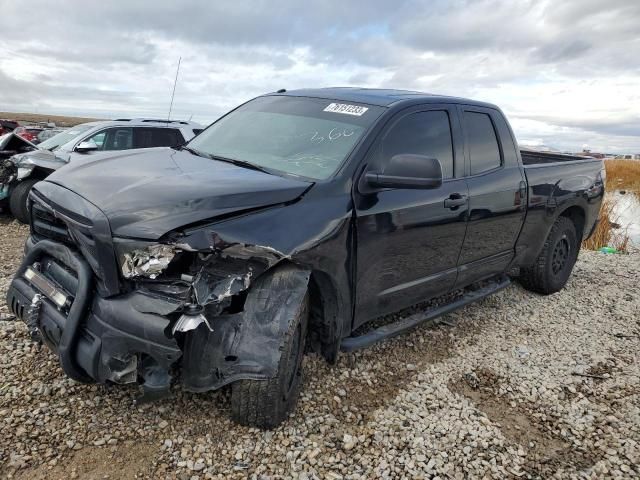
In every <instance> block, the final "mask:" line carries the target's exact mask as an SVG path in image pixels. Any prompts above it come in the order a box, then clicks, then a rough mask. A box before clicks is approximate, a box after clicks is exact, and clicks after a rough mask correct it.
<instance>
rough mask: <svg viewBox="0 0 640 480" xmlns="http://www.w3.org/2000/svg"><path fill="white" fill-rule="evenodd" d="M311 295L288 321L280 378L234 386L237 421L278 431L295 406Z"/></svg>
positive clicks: (252, 381)
mask: <svg viewBox="0 0 640 480" xmlns="http://www.w3.org/2000/svg"><path fill="white" fill-rule="evenodd" d="M308 317H309V294H308V293H307V294H305V296H304V299H303V301H302V302H301V303H300V307H299V308H298V309H297V311H296V312H295V313H293V314H291V318H290V319H288V323H289V326H288V329H287V333H286V335H285V337H284V341H283V344H282V354H281V356H280V361H279V363H278V370H277V372H276V375H275V376H274V377H272V378H270V379H268V380H240V381H237V382H235V383H233V384H232V386H231V387H232V391H231V415H232V417H233V420H235V421H236V422H238V423H240V424H242V425H247V426H252V427H258V428H266V429H268V428H274V427H276V426H278V425H279V424H280V423H281V422H283V421H284V420H285V419H286V418H287V416H288V415H289V413H290V412H291V411H292V410H293V408H294V407H295V404H296V401H297V399H298V395H299V393H300V386H301V384H302V358H303V356H304V345H305V338H306V336H307V322H308Z"/></svg>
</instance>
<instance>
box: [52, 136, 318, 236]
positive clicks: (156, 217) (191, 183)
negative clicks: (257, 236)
mask: <svg viewBox="0 0 640 480" xmlns="http://www.w3.org/2000/svg"><path fill="white" fill-rule="evenodd" d="M47 181H49V182H52V183H56V184H58V185H60V186H62V187H65V188H67V189H69V190H71V191H73V192H75V193H77V194H78V195H80V196H82V197H84V198H85V199H87V200H88V201H90V202H91V203H93V204H94V205H95V206H97V207H98V208H99V209H100V210H102V211H103V212H104V213H105V215H106V216H107V218H108V220H109V224H110V226H111V231H112V233H113V235H115V236H123V237H132V238H141V239H153V240H155V239H158V238H159V237H161V236H162V235H164V234H165V233H167V232H170V231H171V230H175V229H177V228H180V227H183V226H185V225H189V224H192V223H195V222H200V221H206V220H210V219H211V220H215V219H216V218H219V217H221V216H225V217H226V216H229V215H233V214H239V213H242V212H247V211H251V210H255V209H258V208H261V207H266V206H270V205H277V204H282V203H284V202H289V201H292V200H295V199H296V198H298V197H299V196H300V195H302V194H303V193H304V192H305V191H306V190H307V189H308V188H309V187H310V186H311V183H310V182H306V181H302V180H298V179H292V178H287V177H281V176H277V175H270V174H268V173H263V172H260V171H256V170H250V169H247V168H243V167H239V166H236V165H232V164H230V163H226V162H220V161H216V160H210V159H207V158H203V157H199V156H196V155H193V154H191V153H189V152H186V151H176V150H173V149H171V148H154V149H145V150H137V151H128V152H122V153H118V154H111V155H108V156H106V157H105V156H99V157H96V158H93V159H91V160H90V161H88V162H77V163H73V162H72V163H70V164H68V165H67V166H65V168H62V169H60V170H58V171H57V172H55V173H54V174H53V175H51V176H49V177H48V178H47Z"/></svg>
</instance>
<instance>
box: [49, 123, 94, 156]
mask: <svg viewBox="0 0 640 480" xmlns="http://www.w3.org/2000/svg"><path fill="white" fill-rule="evenodd" d="M94 126H95V125H91V124H86V123H85V124H82V125H76V126H75V127H71V128H70V129H69V130H65V131H64V132H60V133H59V134H57V135H54V136H53V137H51V138H50V139H48V140H45V141H44V142H42V143H41V144H40V145H38V147H39V148H41V149H43V150H51V151H52V152H53V151H54V150H57V149H58V148H59V147H60V146H61V145H64V144H65V143H67V142H70V141H71V140H74V139H75V138H76V137H78V136H80V135H81V134H83V133H84V132H86V131H87V130H89V129H90V128H92V127H94Z"/></svg>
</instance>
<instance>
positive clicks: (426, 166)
mask: <svg viewBox="0 0 640 480" xmlns="http://www.w3.org/2000/svg"><path fill="white" fill-rule="evenodd" d="M365 179H366V181H367V184H368V185H369V186H370V187H373V188H418V189H419V188H438V187H439V186H440V185H442V166H441V165H440V162H439V161H438V159H436V158H431V157H429V156H427V155H415V154H408V153H402V154H398V155H394V156H393V157H391V158H390V159H389V161H388V162H387V165H386V166H385V167H384V169H383V170H382V171H381V172H367V173H366V175H365Z"/></svg>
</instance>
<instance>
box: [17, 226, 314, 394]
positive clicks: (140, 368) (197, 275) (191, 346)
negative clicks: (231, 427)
mask: <svg viewBox="0 0 640 480" xmlns="http://www.w3.org/2000/svg"><path fill="white" fill-rule="evenodd" d="M70 232H72V233H71V236H76V235H77V236H79V235H80V234H78V233H76V232H74V231H73V230H70ZM200 240H201V238H200V239H198V238H197V237H188V238H182V237H176V238H174V239H168V240H167V241H166V242H165V243H151V242H143V241H137V240H129V239H113V242H114V247H115V253H116V258H117V263H118V266H119V268H120V277H121V293H120V294H117V295H113V296H108V295H107V296H101V295H98V294H94V293H93V292H94V289H93V284H94V283H95V282H98V283H99V282H100V278H99V277H100V276H101V275H104V272H101V271H98V272H95V273H93V272H92V271H91V269H92V268H93V266H92V265H89V264H88V263H87V262H86V261H85V260H84V257H83V255H82V254H80V252H77V251H76V250H74V249H72V248H69V247H68V246H66V245H63V244H59V243H54V242H51V241H49V240H41V241H38V242H37V243H31V245H30V247H28V251H27V255H26V257H25V260H24V263H23V265H22V266H21V268H20V269H19V270H18V272H17V274H16V277H15V278H14V281H13V282H12V284H11V287H10V289H9V292H8V303H9V305H10V307H11V309H12V311H13V312H14V313H15V314H16V316H17V317H18V318H21V319H22V320H23V321H25V322H28V323H29V326H30V331H32V332H33V334H34V336H35V338H37V339H39V340H41V341H43V342H44V343H45V344H47V346H49V347H50V348H51V349H52V350H53V351H54V352H56V353H58V354H59V356H60V360H61V363H62V365H63V368H64V369H65V371H66V372H67V374H68V375H70V376H71V377H72V378H74V379H76V380H78V381H82V382H93V381H96V382H99V383H105V382H112V383H120V384H126V383H133V382H141V383H142V387H143V391H144V396H143V398H142V399H143V401H146V400H152V399H156V398H161V397H163V396H165V395H166V394H167V393H168V391H169V387H170V383H171V378H172V375H173V374H174V373H175V372H176V371H178V370H180V371H181V377H182V382H183V384H184V387H185V388H186V389H187V390H190V391H197V392H201V391H206V390H214V389H217V388H219V387H221V386H223V385H226V384H228V383H230V382H233V381H235V380H240V379H268V378H271V377H273V376H274V375H275V374H276V371H277V365H278V361H279V358H280V347H281V342H282V341H283V338H284V332H285V331H286V328H287V323H286V318H287V316H286V314H285V313H286V312H284V310H286V309H295V308H296V305H295V303H296V302H302V299H303V297H304V295H305V293H306V291H307V285H308V282H309V273H308V272H306V271H304V270H303V269H298V268H297V267H294V266H292V264H291V263H290V262H288V261H287V257H286V256H285V255H283V254H281V253H279V252H277V251H275V250H273V249H271V248H268V247H261V246H257V245H245V244H241V243H234V242H230V243H227V242H225V241H223V240H222V239H221V238H219V237H218V236H216V235H215V234H213V235H212V236H211V242H210V244H209V245H208V246H203V245H202V244H201V243H200ZM280 263H284V264H286V265H285V266H288V267H289V268H294V270H295V271H294V272H293V274H291V275H288V276H287V278H288V280H287V283H282V284H281V285H280V287H281V288H279V289H278V290H277V291H273V289H271V288H270V289H268V290H267V289H265V288H264V287H261V286H260V285H261V284H262V279H263V278H264V277H265V276H268V274H269V271H270V270H275V269H278V268H281V266H280V265H278V264H280ZM34 279H36V280H38V281H37V282H36V281H35V280H34ZM61 299H64V300H65V301H64V302H62V301H61ZM267 299H268V300H267ZM292 299H294V300H292ZM295 299H297V300H295ZM274 302H275V303H274ZM274 305H276V306H274ZM298 305H299V304H298ZM35 306H37V308H35ZM34 312H35V313H34Z"/></svg>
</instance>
